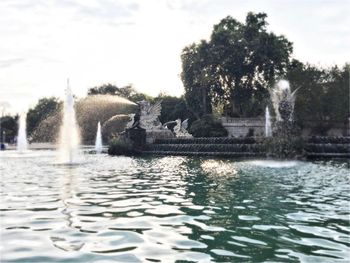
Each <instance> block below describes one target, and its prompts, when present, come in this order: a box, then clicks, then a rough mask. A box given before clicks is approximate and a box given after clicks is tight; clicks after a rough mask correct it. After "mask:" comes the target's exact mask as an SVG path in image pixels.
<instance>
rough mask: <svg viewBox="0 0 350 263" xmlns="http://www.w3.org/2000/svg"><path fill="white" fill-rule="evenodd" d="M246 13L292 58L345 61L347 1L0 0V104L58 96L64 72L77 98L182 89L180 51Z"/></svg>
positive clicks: (349, 46) (14, 108)
mask: <svg viewBox="0 0 350 263" xmlns="http://www.w3.org/2000/svg"><path fill="white" fill-rule="evenodd" d="M249 11H252V12H265V13H267V15H268V18H267V21H268V23H269V26H268V30H269V31H270V30H271V31H273V32H275V33H276V34H281V35H285V36H286V37H287V38H288V40H289V41H291V42H293V44H294V52H293V57H294V58H297V59H299V60H301V61H303V62H309V63H312V64H316V65H320V66H332V65H339V66H342V65H344V63H345V62H350V16H349V14H350V0H265V1H261V0H0V104H1V103H3V102H4V101H6V102H8V103H9V105H10V106H9V107H7V112H10V113H15V112H21V111H26V110H28V108H29V107H33V106H34V105H35V103H36V102H37V100H38V99H39V98H41V97H45V96H57V97H63V94H64V89H65V87H66V82H67V78H69V79H70V84H71V87H72V90H73V92H74V93H75V94H76V95H77V96H79V97H83V96H85V95H86V93H87V90H88V88H90V87H94V86H97V85H101V84H103V83H112V84H115V85H117V86H119V87H121V86H124V85H128V84H133V85H134V87H135V88H136V89H138V90H139V91H140V92H144V93H147V94H149V95H152V96H156V95H157V94H158V93H160V92H165V93H167V94H169V95H174V96H180V95H181V94H182V93H183V91H184V89H183V85H182V82H181V79H180V73H181V59H180V54H181V50H182V49H183V48H184V47H185V46H187V45H189V44H191V43H193V42H199V41H200V40H201V39H208V38H209V37H210V33H211V31H212V28H213V25H214V24H217V23H218V22H219V21H220V20H221V19H222V18H224V17H226V16H228V15H230V16H232V17H234V18H236V19H238V20H240V21H242V22H243V21H244V19H245V16H246V14H247V13H248V12H249Z"/></svg>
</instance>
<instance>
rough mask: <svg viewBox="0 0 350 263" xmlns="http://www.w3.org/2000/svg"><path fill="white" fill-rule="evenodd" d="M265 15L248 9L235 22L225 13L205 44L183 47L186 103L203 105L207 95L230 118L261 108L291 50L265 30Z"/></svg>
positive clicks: (290, 45)
mask: <svg viewBox="0 0 350 263" xmlns="http://www.w3.org/2000/svg"><path fill="white" fill-rule="evenodd" d="M266 17H267V15H266V14H264V13H258V14H253V13H248V15H247V17H246V21H245V23H240V22H238V21H237V20H235V19H234V18H232V17H230V16H228V17H226V18H224V19H223V20H221V21H220V23H219V24H217V25H215V26H214V29H213V32H212V34H211V38H210V41H209V42H206V41H202V42H200V43H199V44H192V45H190V46H188V47H185V49H184V50H183V52H182V57H181V58H182V69H183V71H182V80H183V83H184V86H185V92H186V95H185V98H186V101H187V102H188V104H189V105H191V106H192V105H194V106H195V107H196V108H197V109H201V108H206V107H207V106H206V105H205V104H206V103H207V102H205V100H204V99H203V98H204V97H205V96H207V97H209V98H210V99H209V100H208V101H209V102H210V103H214V104H218V103H221V104H222V103H224V104H225V105H226V106H225V108H226V111H227V113H228V114H230V115H232V116H245V117H250V116H257V115H260V114H261V113H262V112H263V109H264V106H265V105H266V102H265V101H264V100H266V99H267V97H268V87H269V86H271V84H272V83H273V82H274V81H275V80H276V79H277V78H278V77H280V76H282V75H284V74H285V73H286V69H287V66H288V65H289V62H290V55H291V53H292V50H293V48H292V43H291V42H289V41H288V40H287V39H286V38H285V37H284V36H277V35H275V34H274V33H271V32H267V29H266V27H267V22H266ZM200 95H202V96H200ZM199 98H202V100H200V99H199ZM197 112H198V111H197ZM200 113H201V114H203V113H204V111H203V110H202V111H200ZM207 113H210V112H207Z"/></svg>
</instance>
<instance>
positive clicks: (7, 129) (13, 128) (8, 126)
mask: <svg viewBox="0 0 350 263" xmlns="http://www.w3.org/2000/svg"><path fill="white" fill-rule="evenodd" d="M0 122H1V132H2V133H4V135H5V136H4V139H5V141H6V142H12V141H13V140H14V137H15V136H16V135H17V130H18V123H17V122H18V116H3V117H2V118H0ZM0 136H2V134H0ZM2 139H3V138H1V139H0V141H2Z"/></svg>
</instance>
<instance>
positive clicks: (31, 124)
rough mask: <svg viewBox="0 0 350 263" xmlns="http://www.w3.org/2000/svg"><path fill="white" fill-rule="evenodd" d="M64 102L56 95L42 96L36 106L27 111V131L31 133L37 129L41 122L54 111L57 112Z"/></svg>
mask: <svg viewBox="0 0 350 263" xmlns="http://www.w3.org/2000/svg"><path fill="white" fill-rule="evenodd" d="M61 106H62V102H61V101H60V100H59V99H58V98H56V97H50V98H42V99H40V100H39V101H38V103H37V104H36V105H35V107H34V108H32V109H30V110H29V111H28V113H27V132H28V134H29V135H31V134H32V132H33V131H34V130H35V128H36V127H37V126H38V125H39V123H40V122H41V121H42V120H44V119H46V118H47V117H48V116H50V115H51V114H53V113H56V112H57V111H58V110H59V109H60V107H61Z"/></svg>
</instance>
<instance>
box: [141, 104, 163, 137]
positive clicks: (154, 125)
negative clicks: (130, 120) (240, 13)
mask: <svg viewBox="0 0 350 263" xmlns="http://www.w3.org/2000/svg"><path fill="white" fill-rule="evenodd" d="M161 103H162V101H161V100H159V101H157V102H156V103H155V104H153V105H151V104H150V103H149V102H148V101H144V100H143V101H141V102H139V103H138V104H139V105H140V124H139V125H140V127H141V128H143V129H145V130H147V131H152V130H161V129H162V128H163V125H162V123H161V122H160V121H159V116H160V114H161V111H162V105H161ZM135 116H136V115H135Z"/></svg>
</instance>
